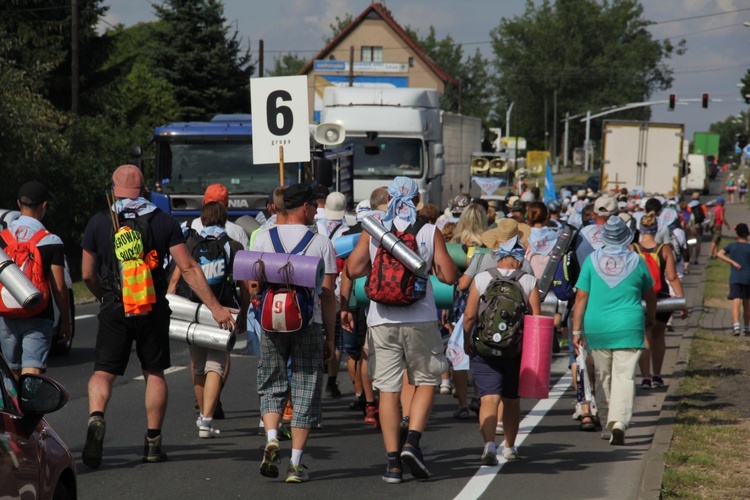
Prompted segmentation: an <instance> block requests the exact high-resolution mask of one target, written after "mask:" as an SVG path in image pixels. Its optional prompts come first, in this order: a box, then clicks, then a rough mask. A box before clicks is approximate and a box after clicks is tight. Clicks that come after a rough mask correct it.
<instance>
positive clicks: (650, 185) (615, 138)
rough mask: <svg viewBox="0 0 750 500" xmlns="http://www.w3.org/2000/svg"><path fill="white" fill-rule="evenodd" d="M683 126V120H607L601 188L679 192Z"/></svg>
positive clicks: (646, 191) (603, 129)
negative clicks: (671, 121) (667, 121)
mask: <svg viewBox="0 0 750 500" xmlns="http://www.w3.org/2000/svg"><path fill="white" fill-rule="evenodd" d="M684 130H685V126H684V125H683V124H681V123H651V122H638V121H622V120H605V121H604V124H603V128H602V174H601V183H602V185H601V189H602V190H604V191H614V190H619V189H620V188H623V187H625V188H627V189H628V190H633V189H637V190H641V191H643V192H644V193H646V194H661V195H664V196H668V195H675V194H679V193H680V181H681V177H682V175H683V168H684V165H683V161H682V160H683V154H682V140H683V136H684Z"/></svg>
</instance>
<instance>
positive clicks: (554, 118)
mask: <svg viewBox="0 0 750 500" xmlns="http://www.w3.org/2000/svg"><path fill="white" fill-rule="evenodd" d="M552 157H553V158H554V159H555V172H559V171H560V159H559V158H558V157H557V89H555V92H554V94H553V100H552Z"/></svg>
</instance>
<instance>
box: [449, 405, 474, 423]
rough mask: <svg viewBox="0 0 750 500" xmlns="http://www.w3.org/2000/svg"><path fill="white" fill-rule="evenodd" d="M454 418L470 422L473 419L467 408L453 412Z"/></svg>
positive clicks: (463, 407)
mask: <svg viewBox="0 0 750 500" xmlns="http://www.w3.org/2000/svg"><path fill="white" fill-rule="evenodd" d="M453 418H455V419H458V420H469V419H470V418H471V413H470V412H469V409H468V408H467V407H466V406H462V407H461V408H459V409H458V410H456V411H455V412H453Z"/></svg>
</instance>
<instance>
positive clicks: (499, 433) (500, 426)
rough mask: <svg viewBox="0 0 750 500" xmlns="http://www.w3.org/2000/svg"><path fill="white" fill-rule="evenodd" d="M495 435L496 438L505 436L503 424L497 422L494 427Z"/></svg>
mask: <svg viewBox="0 0 750 500" xmlns="http://www.w3.org/2000/svg"><path fill="white" fill-rule="evenodd" d="M495 435H496V436H504V435H505V429H504V428H503V423H502V422H498V423H497V425H496V426H495Z"/></svg>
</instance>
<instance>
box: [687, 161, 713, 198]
mask: <svg viewBox="0 0 750 500" xmlns="http://www.w3.org/2000/svg"><path fill="white" fill-rule="evenodd" d="M684 173H685V176H684V177H683V178H682V192H683V193H691V194H692V193H695V192H700V193H701V194H703V195H707V194H708V164H707V163H706V157H705V156H703V155H701V154H689V155H687V164H686V165H685V172H684Z"/></svg>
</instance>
